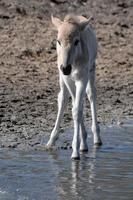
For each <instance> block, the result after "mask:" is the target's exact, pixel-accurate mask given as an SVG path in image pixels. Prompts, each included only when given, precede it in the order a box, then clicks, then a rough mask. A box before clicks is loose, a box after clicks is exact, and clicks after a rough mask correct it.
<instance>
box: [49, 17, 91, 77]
mask: <svg viewBox="0 0 133 200" xmlns="http://www.w3.org/2000/svg"><path fill="white" fill-rule="evenodd" d="M89 21H90V19H86V18H84V17H82V16H73V15H67V16H66V17H65V19H64V21H61V20H60V19H59V18H56V17H52V23H53V24H54V26H55V27H56V28H57V30H58V37H57V54H58V66H59V69H60V70H61V71H62V73H63V74H64V75H70V74H71V70H72V65H73V64H74V63H75V61H76V60H77V58H78V57H80V55H81V38H80V35H81V32H82V31H84V29H85V28H86V26H87V25H88V23H89Z"/></svg>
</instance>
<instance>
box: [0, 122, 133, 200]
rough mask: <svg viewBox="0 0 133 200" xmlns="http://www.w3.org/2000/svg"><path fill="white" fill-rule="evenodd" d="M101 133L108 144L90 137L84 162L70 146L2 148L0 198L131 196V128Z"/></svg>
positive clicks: (100, 198) (103, 199) (38, 199)
mask: <svg viewBox="0 0 133 200" xmlns="http://www.w3.org/2000/svg"><path fill="white" fill-rule="evenodd" d="M101 132H102V139H103V143H104V145H103V146H102V147H100V148H99V149H95V148H93V146H92V136H91V135H89V137H88V143H89V152H88V154H86V155H84V154H83V155H81V160H80V161H71V159H70V155H71V149H69V150H62V149H60V150H57V151H55V152H46V151H41V152H36V151H34V152H33V151H32V152H27V153H26V152H22V151H21V152H18V151H12V150H0V200H69V199H74V200H77V199H78V200H106V199H107V200H116V199H120V200H131V199H133V126H132V125H130V124H128V125H123V127H121V128H120V127H119V128H118V127H113V126H110V127H103V128H102V131H101ZM63 137H64V136H63ZM69 139H70V138H69Z"/></svg>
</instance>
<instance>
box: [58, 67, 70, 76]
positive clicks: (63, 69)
mask: <svg viewBox="0 0 133 200" xmlns="http://www.w3.org/2000/svg"><path fill="white" fill-rule="evenodd" d="M60 69H61V71H62V73H63V74H64V75H70V74H71V71H72V66H71V65H67V66H66V67H64V66H63V65H61V66H60Z"/></svg>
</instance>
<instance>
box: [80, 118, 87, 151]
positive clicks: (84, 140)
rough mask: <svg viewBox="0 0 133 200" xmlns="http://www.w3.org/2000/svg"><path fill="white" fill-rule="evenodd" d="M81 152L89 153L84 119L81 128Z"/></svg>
mask: <svg viewBox="0 0 133 200" xmlns="http://www.w3.org/2000/svg"><path fill="white" fill-rule="evenodd" d="M80 151H81V152H87V151H88V145H87V131H86V129H85V125H84V121H83V119H82V122H81V126H80Z"/></svg>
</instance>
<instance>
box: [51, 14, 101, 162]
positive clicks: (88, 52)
mask: <svg viewBox="0 0 133 200" xmlns="http://www.w3.org/2000/svg"><path fill="white" fill-rule="evenodd" d="M89 21H90V19H86V18H85V17H83V16H75V15H67V16H66V17H65V19H64V21H61V20H60V19H58V18H55V17H52V23H53V24H54V26H55V27H56V28H57V30H58V38H57V54H58V69H59V78H60V92H59V95H58V114H57V119H56V123H55V126H54V129H53V131H52V133H51V136H50V139H49V141H48V143H47V146H48V147H50V146H52V145H54V144H55V141H56V140H57V138H58V135H59V127H60V123H61V119H62V117H63V112H64V109H65V107H66V105H67V102H68V99H69V97H70V96H71V97H72V104H73V108H72V115H73V120H74V136H73V141H72V149H73V152H72V156H71V157H72V158H74V159H79V158H80V153H79V151H80V150H81V151H87V150H88V146H87V132H86V130H85V126H84V122H83V98H84V96H85V93H86V94H87V96H88V99H89V101H90V105H91V113H92V132H93V135H94V144H95V145H101V144H102V142H101V139H100V128H99V125H98V123H97V114H96V89H95V60H96V55H97V41H96V37H95V34H94V32H93V31H92V29H91V28H90V27H89Z"/></svg>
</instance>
